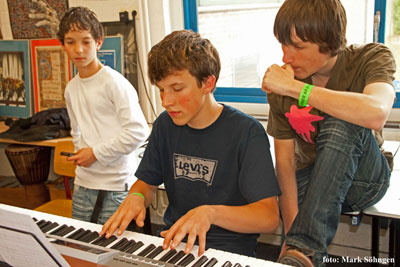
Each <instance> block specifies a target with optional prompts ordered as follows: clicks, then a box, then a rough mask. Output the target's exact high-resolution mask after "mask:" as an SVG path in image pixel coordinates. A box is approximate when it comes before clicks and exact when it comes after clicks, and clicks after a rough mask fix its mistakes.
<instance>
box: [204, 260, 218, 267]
mask: <svg viewBox="0 0 400 267" xmlns="http://www.w3.org/2000/svg"><path fill="white" fill-rule="evenodd" d="M217 262H218V260H217V259H216V258H211V259H210V260H209V261H208V262H207V263H206V265H204V267H213V266H214V265H215V264H217Z"/></svg>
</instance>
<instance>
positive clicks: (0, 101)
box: [0, 40, 32, 118]
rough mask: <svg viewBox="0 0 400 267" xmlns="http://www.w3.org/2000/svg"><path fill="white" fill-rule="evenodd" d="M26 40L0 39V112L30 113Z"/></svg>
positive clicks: (16, 114)
mask: <svg viewBox="0 0 400 267" xmlns="http://www.w3.org/2000/svg"><path fill="white" fill-rule="evenodd" d="M29 52H30V50H29V41H28V40H0V114H1V115H3V116H8V117H17V118H27V117H30V116H31V115H32V108H31V80H30V77H31V75H30V53H29Z"/></svg>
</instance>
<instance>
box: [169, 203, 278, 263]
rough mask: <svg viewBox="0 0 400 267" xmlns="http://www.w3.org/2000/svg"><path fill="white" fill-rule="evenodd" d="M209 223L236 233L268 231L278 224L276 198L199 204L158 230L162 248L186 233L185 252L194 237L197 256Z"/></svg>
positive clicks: (179, 240) (204, 242)
mask: <svg viewBox="0 0 400 267" xmlns="http://www.w3.org/2000/svg"><path fill="white" fill-rule="evenodd" d="M261 218H262V219H261ZM212 224H214V225H217V226H219V227H221V228H224V229H227V230H230V231H234V232H239V233H271V232H273V231H274V230H275V229H276V227H278V224H279V209H278V202H277V198H276V197H269V198H265V199H262V200H259V201H257V202H254V203H250V204H247V205H243V206H225V205H203V206H199V207H197V208H194V209H192V210H190V211H189V212H187V213H186V214H185V215H184V216H182V217H181V218H180V219H179V220H178V221H177V222H176V223H175V224H174V225H173V226H172V227H171V228H170V229H168V230H167V231H163V232H161V236H162V237H164V245H163V246H164V249H167V248H168V247H170V248H171V249H175V248H176V247H177V246H178V245H179V243H180V242H181V241H182V239H184V238H185V236H186V235H188V239H187V243H186V248H185V253H189V252H190V251H191V250H192V248H193V245H194V242H195V240H196V238H197V237H198V239H199V256H200V255H201V254H203V253H204V251H205V244H206V233H207V231H208V230H209V229H210V226H211V225H212Z"/></svg>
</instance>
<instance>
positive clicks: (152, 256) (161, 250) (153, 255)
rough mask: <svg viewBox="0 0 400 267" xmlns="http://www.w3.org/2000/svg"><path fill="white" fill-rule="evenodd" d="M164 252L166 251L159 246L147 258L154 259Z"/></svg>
mask: <svg viewBox="0 0 400 267" xmlns="http://www.w3.org/2000/svg"><path fill="white" fill-rule="evenodd" d="M163 251H164V249H163V247H162V246H158V247H156V248H155V249H154V250H153V251H152V252H151V253H150V254H149V255H147V256H146V258H149V259H154V258H155V257H157V255H158V254H160V253H161V252H163Z"/></svg>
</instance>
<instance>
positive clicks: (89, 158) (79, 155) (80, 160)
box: [67, 147, 97, 167]
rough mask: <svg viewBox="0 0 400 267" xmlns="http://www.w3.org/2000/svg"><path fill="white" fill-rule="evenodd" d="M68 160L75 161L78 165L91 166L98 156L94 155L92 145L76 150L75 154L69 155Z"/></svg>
mask: <svg viewBox="0 0 400 267" xmlns="http://www.w3.org/2000/svg"><path fill="white" fill-rule="evenodd" d="M67 160H68V161H74V163H75V164H76V165H78V166H82V167H90V165H92V164H93V163H94V162H95V161H96V160H97V158H96V156H95V155H94V153H93V149H92V148H91V147H85V148H82V149H80V150H79V151H78V152H76V154H75V155H73V156H71V157H68V158H67Z"/></svg>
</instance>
